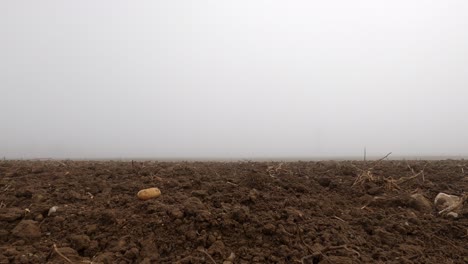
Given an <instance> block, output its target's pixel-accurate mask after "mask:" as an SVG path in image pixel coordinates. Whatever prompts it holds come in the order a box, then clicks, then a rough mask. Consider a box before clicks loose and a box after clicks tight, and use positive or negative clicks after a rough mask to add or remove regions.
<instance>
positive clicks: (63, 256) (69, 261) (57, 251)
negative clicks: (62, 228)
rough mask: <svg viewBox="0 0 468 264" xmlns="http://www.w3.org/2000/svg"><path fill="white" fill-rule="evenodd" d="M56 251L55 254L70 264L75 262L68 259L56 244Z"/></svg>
mask: <svg viewBox="0 0 468 264" xmlns="http://www.w3.org/2000/svg"><path fill="white" fill-rule="evenodd" d="M54 251H55V253H57V254H58V255H59V256H60V257H62V258H63V259H64V260H66V261H67V262H68V263H72V264H73V261H71V260H70V259H69V258H67V257H66V256H65V255H63V254H62V253H61V252H60V251H59V250H58V248H57V245H55V244H54Z"/></svg>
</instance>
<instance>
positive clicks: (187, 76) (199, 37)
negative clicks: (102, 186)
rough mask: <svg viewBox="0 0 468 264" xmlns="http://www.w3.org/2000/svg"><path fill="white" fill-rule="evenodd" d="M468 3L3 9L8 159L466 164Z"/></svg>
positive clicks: (2, 107)
mask: <svg viewBox="0 0 468 264" xmlns="http://www.w3.org/2000/svg"><path fill="white" fill-rule="evenodd" d="M467 14H468V1H463V0H460V1H423V0H414V1H403V0H396V1H383V0H356V1H345V0H334V1H299V0H298V1H278V0H271V1H242V0H241V1H219V0H212V1H206V0H199V1H110V0H106V1H92V0H81V1H58V0H57V1H51V0H44V1H22V0H6V1H2V2H1V3H0V33H1V34H0V40H1V41H0V135H1V136H0V156H2V157H3V156H4V157H6V158H46V157H47V158H89V159H91V158H93V159H94V158H155V159H162V158H192V159H197V158H199V159H201V158H216V159H225V158H228V159H243V158H248V159H249V158H301V159H309V158H310V159H311V158H316V157H331V158H333V157H344V156H346V157H348V156H350V157H357V158H360V157H362V154H363V149H364V147H367V152H368V155H369V156H372V155H375V156H384V155H385V154H386V153H388V152H393V153H394V155H396V156H401V157H404V156H412V157H423V156H447V155H449V156H460V157H461V156H466V155H468V118H467V114H468V104H467V102H466V101H467V98H468V97H467V96H468V89H467V88H468V30H467V28H468V16H467Z"/></svg>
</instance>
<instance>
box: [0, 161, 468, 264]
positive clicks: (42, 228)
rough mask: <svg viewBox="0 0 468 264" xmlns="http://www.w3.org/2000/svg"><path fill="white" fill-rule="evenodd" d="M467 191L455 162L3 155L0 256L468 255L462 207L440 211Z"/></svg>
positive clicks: (99, 259)
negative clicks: (142, 195)
mask: <svg viewBox="0 0 468 264" xmlns="http://www.w3.org/2000/svg"><path fill="white" fill-rule="evenodd" d="M372 167H373V168H372ZM421 171H424V173H419V172H421ZM367 172H370V175H371V176H372V179H371V178H370V177H364V176H365V175H368V176H369V174H366V173H367ZM363 173H364V174H363ZM418 173H419V174H418ZM363 175H364V176H363ZM412 176H414V177H412ZM358 177H360V178H358ZM411 177H412V178H411ZM356 179H360V180H361V181H360V182H356ZM398 179H402V180H398ZM149 187H158V188H160V190H161V192H162V195H161V196H160V197H158V198H156V199H151V200H147V201H140V200H138V198H137V197H136V194H137V192H138V191H139V190H140V189H143V188H149ZM467 190H468V162H467V161H460V160H447V161H408V162H407V161H382V162H379V163H375V162H371V161H368V162H357V161H342V162H336V161H322V162H291V163H289V162H285V163H279V162H233V163H224V162H156V161H145V162H130V161H129V162H117V161H106V162H103V161H0V263H213V264H214V263H218V264H222V263H225V264H231V263H304V264H310V263H320V264H324V263H338V264H339V263H468V210H467V208H466V207H467V206H466V205H465V207H464V208H463V209H462V210H461V211H460V212H459V217H458V218H452V217H447V216H442V215H439V214H438V212H437V210H436V209H435V208H433V201H434V197H435V196H436V195H437V194H438V193H439V192H446V193H449V194H454V195H462V194H463V193H464V192H467ZM413 194H420V195H419V196H418V197H419V198H421V199H422V200H421V199H419V200H417V199H415V198H414V197H412V196H411V195H413ZM425 198H427V200H424V199H425ZM428 201H429V202H428ZM53 206H57V210H56V211H55V212H53V211H54V210H52V211H51V213H50V214H49V210H50V208H52V207H53Z"/></svg>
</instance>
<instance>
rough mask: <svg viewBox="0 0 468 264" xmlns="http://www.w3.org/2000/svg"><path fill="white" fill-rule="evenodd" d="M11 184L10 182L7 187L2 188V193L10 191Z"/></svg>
mask: <svg viewBox="0 0 468 264" xmlns="http://www.w3.org/2000/svg"><path fill="white" fill-rule="evenodd" d="M10 186H11V184H8V185H7V186H6V187H5V189H3V190H2V193H3V192H6V191H8V189H9V188H10Z"/></svg>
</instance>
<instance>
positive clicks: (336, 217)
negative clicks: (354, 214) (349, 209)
mask: <svg viewBox="0 0 468 264" xmlns="http://www.w3.org/2000/svg"><path fill="white" fill-rule="evenodd" d="M333 218H335V219H338V220H340V221H341V222H343V223H346V221H345V220H343V219H341V218H339V217H338V216H336V215H334V216H333Z"/></svg>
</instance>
